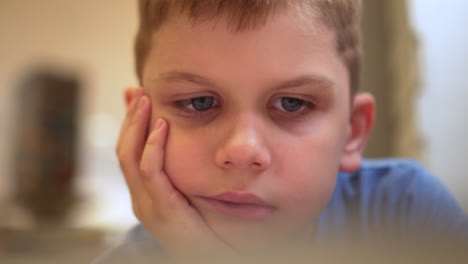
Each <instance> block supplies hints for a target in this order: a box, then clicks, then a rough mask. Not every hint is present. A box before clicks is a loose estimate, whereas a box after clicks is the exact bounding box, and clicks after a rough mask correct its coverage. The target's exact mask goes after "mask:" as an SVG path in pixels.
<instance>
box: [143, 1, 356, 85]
mask: <svg viewBox="0 0 468 264" xmlns="http://www.w3.org/2000/svg"><path fill="white" fill-rule="evenodd" d="M335 43H336V42H335V37H334V32H332V31H331V30H329V29H328V28H327V27H326V26H325V25H324V24H323V23H321V21H320V20H318V19H311V18H310V17H306V14H304V12H303V11H301V10H299V9H293V10H289V11H287V12H286V11H285V12H279V13H278V14H275V15H272V16H269V17H268V19H267V20H266V22H265V24H262V25H259V26H257V27H255V28H251V29H246V30H241V31H233V30H232V27H229V23H228V21H227V20H226V18H225V17H219V18H216V19H209V20H203V19H199V20H197V21H195V22H194V21H193V20H190V19H189V18H188V17H187V16H185V15H174V16H171V18H169V19H168V20H167V21H166V22H165V23H164V24H163V25H162V26H161V27H160V28H159V29H158V31H157V32H155V33H154V35H153V36H152V45H151V50H150V53H149V56H148V58H147V63H146V66H145V67H144V71H143V84H144V85H145V84H151V83H152V81H153V80H155V79H157V78H158V75H163V74H165V73H167V72H171V71H182V72H190V73H194V74H197V75H201V76H207V77H209V78H211V79H215V80H220V81H234V82H244V83H243V85H247V86H250V85H255V84H259V83H262V82H263V84H265V82H273V81H281V80H284V79H288V78H291V77H295V76H300V75H307V74H313V75H316V76H321V77H323V78H324V79H330V81H332V82H333V83H337V85H343V86H346V85H347V84H346V83H345V82H346V80H347V78H346V75H347V71H346V69H345V66H344V65H343V63H342V61H341V59H340V57H339V56H338V54H337V53H336V48H335V47H336V44H335ZM343 74H344V75H345V76H343ZM343 77H345V78H343ZM248 82H250V83H248ZM255 82H257V83H255ZM238 84H240V83H238ZM145 86H146V85H145Z"/></svg>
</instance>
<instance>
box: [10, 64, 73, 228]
mask: <svg viewBox="0 0 468 264" xmlns="http://www.w3.org/2000/svg"><path fill="white" fill-rule="evenodd" d="M80 86H81V85H80V81H79V78H78V77H77V76H76V75H74V74H69V73H63V72H60V71H59V70H54V69H53V68H51V67H35V68H34V69H33V70H31V71H29V72H27V73H26V75H25V76H24V77H23V78H22V80H20V83H19V86H18V89H17V95H16V98H15V101H16V108H17V111H16V112H17V118H15V123H16V124H14V125H15V130H16V131H15V133H14V136H15V139H14V148H13V152H14V155H13V174H12V175H11V176H12V177H13V178H14V179H13V182H14V191H13V192H14V196H15V199H17V201H18V202H19V204H21V205H22V206H23V207H25V208H26V209H27V211H28V212H30V213H31V215H32V216H33V219H34V220H35V224H36V227H42V226H55V227H57V224H60V223H62V222H63V221H64V220H65V218H66V216H67V214H68V213H69V211H70V210H72V209H73V203H74V200H75V195H74V188H73V183H74V182H75V175H76V169H77V162H76V161H77V153H78V152H77V147H78V145H77V139H78V131H79V129H78V124H79V123H78V113H79V101H80V100H79V97H80V88H81V87H80ZM62 224H63V223H62Z"/></svg>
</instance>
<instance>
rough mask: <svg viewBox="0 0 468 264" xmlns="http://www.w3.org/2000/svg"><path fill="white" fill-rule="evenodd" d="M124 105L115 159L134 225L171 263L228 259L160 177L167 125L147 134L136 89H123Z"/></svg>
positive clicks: (145, 104)
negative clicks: (136, 223)
mask: <svg viewBox="0 0 468 264" xmlns="http://www.w3.org/2000/svg"><path fill="white" fill-rule="evenodd" d="M126 101H127V105H128V110H127V114H126V118H125V121H124V123H123V126H122V129H121V132H120V137H119V142H118V146H117V155H118V158H119V163H120V166H121V168H122V171H123V173H124V176H125V180H126V182H127V185H128V187H129V190H130V195H131V199H132V207H133V211H134V213H135V215H136V217H137V218H138V220H139V221H140V222H141V223H142V224H143V226H144V227H145V228H146V229H147V230H148V231H149V232H150V233H151V234H152V236H153V237H154V238H156V240H157V242H158V244H159V246H160V247H161V248H162V249H163V251H164V253H165V254H166V255H167V256H166V257H167V258H168V259H169V260H171V261H173V262H179V261H180V262H185V260H190V259H193V258H196V259H199V260H201V259H205V258H208V257H209V258H210V259H211V258H212V257H213V255H212V254H213V252H216V254H220V256H221V255H222V256H224V257H225V256H226V255H229V256H233V255H234V251H233V250H232V249H231V247H229V246H228V245H227V244H226V243H224V242H223V241H222V240H221V239H219V238H218V237H217V236H216V234H215V233H214V232H213V231H212V230H211V229H210V227H209V226H208V225H207V224H206V222H205V221H204V219H203V218H202V217H201V215H200V214H199V213H198V211H197V210H196V209H195V208H194V207H192V206H191V205H190V204H189V202H188V201H187V199H186V198H185V196H184V195H183V194H182V193H181V192H179V191H178V190H177V189H176V188H175V187H174V186H173V185H172V183H171V181H170V179H169V177H168V176H167V174H166V173H165V171H164V151H165V142H166V138H167V134H168V130H169V124H168V123H167V122H166V121H164V120H162V119H158V120H157V121H156V122H155V125H154V127H152V128H151V129H149V125H150V121H151V103H150V100H149V98H148V97H147V96H146V95H144V94H143V90H142V89H128V90H127V92H126Z"/></svg>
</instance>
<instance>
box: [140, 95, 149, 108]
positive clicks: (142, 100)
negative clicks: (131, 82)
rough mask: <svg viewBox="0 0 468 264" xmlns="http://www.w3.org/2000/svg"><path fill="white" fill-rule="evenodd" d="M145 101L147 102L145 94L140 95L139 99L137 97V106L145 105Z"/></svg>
mask: <svg viewBox="0 0 468 264" xmlns="http://www.w3.org/2000/svg"><path fill="white" fill-rule="evenodd" d="M147 103H148V99H146V97H145V96H142V97H141V98H140V99H138V107H139V108H143V107H145V106H146V104H147Z"/></svg>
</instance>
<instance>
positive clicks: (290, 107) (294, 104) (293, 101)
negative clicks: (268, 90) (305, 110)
mask: <svg viewBox="0 0 468 264" xmlns="http://www.w3.org/2000/svg"><path fill="white" fill-rule="evenodd" d="M306 104H307V102H306V101H304V100H301V99H298V98H293V97H280V98H277V99H275V101H274V102H273V106H275V107H276V108H278V109H282V110H284V111H286V112H297V111H299V110H302V107H303V106H304V105H306Z"/></svg>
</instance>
